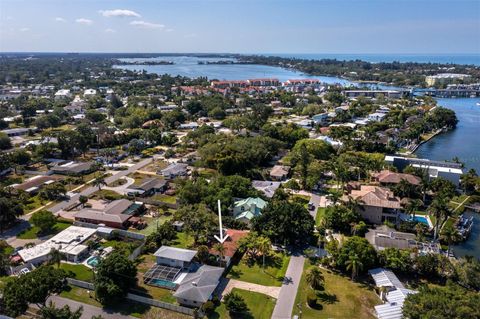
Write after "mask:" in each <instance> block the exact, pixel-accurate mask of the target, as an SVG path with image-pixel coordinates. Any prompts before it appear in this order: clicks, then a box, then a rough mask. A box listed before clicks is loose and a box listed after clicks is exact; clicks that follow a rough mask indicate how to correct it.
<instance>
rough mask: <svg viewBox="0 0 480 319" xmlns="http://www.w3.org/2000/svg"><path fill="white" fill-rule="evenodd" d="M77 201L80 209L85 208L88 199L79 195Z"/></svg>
mask: <svg viewBox="0 0 480 319" xmlns="http://www.w3.org/2000/svg"><path fill="white" fill-rule="evenodd" d="M78 201H79V202H80V204H82V208H83V207H85V204H86V203H87V202H88V197H87V196H83V195H80V197H79V198H78Z"/></svg>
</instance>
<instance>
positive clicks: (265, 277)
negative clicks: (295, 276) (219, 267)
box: [227, 253, 290, 287]
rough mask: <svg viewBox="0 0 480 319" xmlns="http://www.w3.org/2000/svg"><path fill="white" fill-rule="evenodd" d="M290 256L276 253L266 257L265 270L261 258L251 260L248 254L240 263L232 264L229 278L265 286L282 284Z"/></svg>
mask: <svg viewBox="0 0 480 319" xmlns="http://www.w3.org/2000/svg"><path fill="white" fill-rule="evenodd" d="M289 261H290V257H289V256H286V255H284V254H280V253H278V254H275V255H274V256H272V257H269V258H267V259H266V262H265V270H264V269H262V260H261V258H259V259H258V260H257V261H255V262H249V261H248V259H247V257H246V255H245V256H243V258H242V259H241V260H240V262H239V263H237V264H236V265H234V266H232V268H231V269H230V271H229V272H228V275H227V278H232V279H237V280H241V281H246V282H251V283H255V284H259V285H264V286H277V287H280V286H281V285H282V281H283V277H284V276H285V272H286V271H287V267H288V263H289Z"/></svg>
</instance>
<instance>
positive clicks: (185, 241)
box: [172, 232, 193, 248]
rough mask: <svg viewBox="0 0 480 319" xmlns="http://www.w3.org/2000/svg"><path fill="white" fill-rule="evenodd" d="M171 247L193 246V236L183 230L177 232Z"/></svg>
mask: <svg viewBox="0 0 480 319" xmlns="http://www.w3.org/2000/svg"><path fill="white" fill-rule="evenodd" d="M172 246H173V247H178V248H190V247H192V246H193V236H189V235H187V234H186V233H184V232H179V233H177V239H175V241H174V242H173V245H172Z"/></svg>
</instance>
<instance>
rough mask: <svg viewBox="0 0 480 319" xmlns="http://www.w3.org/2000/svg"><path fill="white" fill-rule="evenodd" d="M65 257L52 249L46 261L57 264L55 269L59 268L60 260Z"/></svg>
mask: <svg viewBox="0 0 480 319" xmlns="http://www.w3.org/2000/svg"><path fill="white" fill-rule="evenodd" d="M64 257H65V254H64V253H62V252H61V251H60V250H58V249H55V248H52V249H51V250H50V252H49V253H48V260H49V262H50V264H52V265H53V264H57V268H60V263H61V262H62V259H63V258H64Z"/></svg>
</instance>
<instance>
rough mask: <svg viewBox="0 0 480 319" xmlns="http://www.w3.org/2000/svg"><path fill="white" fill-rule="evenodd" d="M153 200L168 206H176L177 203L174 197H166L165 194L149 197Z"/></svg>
mask: <svg viewBox="0 0 480 319" xmlns="http://www.w3.org/2000/svg"><path fill="white" fill-rule="evenodd" d="M150 198H151V199H153V200H158V201H162V202H165V203H168V204H176V203H177V198H176V197H175V196H168V195H165V194H156V195H153V196H152V197H150Z"/></svg>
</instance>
